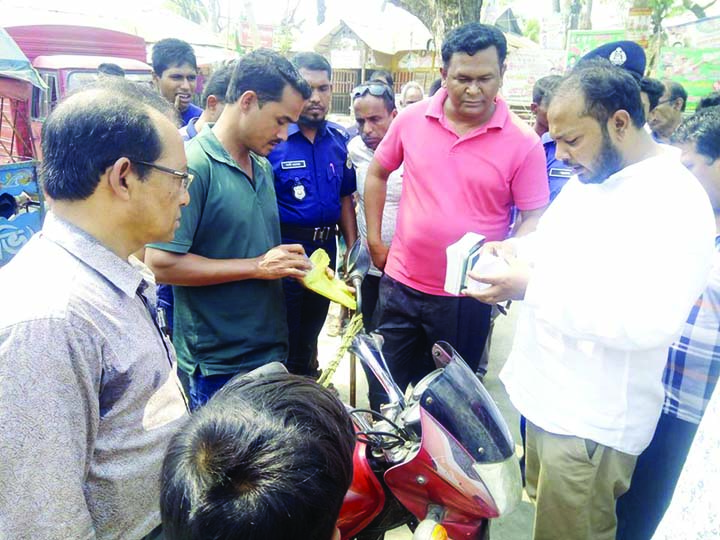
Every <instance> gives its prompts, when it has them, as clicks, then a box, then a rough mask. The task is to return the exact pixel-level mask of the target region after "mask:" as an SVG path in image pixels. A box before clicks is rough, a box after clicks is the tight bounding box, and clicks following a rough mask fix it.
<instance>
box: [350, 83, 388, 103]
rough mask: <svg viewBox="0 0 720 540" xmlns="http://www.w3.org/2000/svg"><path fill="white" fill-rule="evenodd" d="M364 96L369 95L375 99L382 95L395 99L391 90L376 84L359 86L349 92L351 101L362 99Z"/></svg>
mask: <svg viewBox="0 0 720 540" xmlns="http://www.w3.org/2000/svg"><path fill="white" fill-rule="evenodd" d="M365 94H370V95H371V96H376V97H380V96H382V95H383V94H384V95H386V96H388V97H389V98H395V95H394V94H393V91H392V89H391V88H390V87H389V86H388V85H386V84H383V83H376V82H373V83H367V84H361V85H360V86H356V87H355V88H353V91H352V92H350V95H351V96H352V98H353V99H355V98H358V97H362V96H364V95H365Z"/></svg>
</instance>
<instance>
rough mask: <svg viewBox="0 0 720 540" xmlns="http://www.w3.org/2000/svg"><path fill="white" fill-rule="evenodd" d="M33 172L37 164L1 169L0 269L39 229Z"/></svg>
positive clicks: (39, 207) (39, 210) (38, 198)
mask: <svg viewBox="0 0 720 540" xmlns="http://www.w3.org/2000/svg"><path fill="white" fill-rule="evenodd" d="M36 168H37V162H36V161H26V162H22V163H8V164H3V165H0V198H2V200H1V201H0V206H1V207H2V209H1V210H0V266H3V265H4V264H6V263H7V262H9V261H10V259H12V258H13V256H15V254H16V253H17V252H18V251H20V248H22V247H23V246H24V245H25V244H26V243H27V242H28V241H29V240H30V238H31V237H32V235H33V234H35V233H36V232H37V231H39V230H40V228H41V227H42V220H43V204H42V199H41V192H40V189H39V186H38V182H37V173H36ZM8 201H10V203H11V204H8ZM20 285H21V284H18V286H20Z"/></svg>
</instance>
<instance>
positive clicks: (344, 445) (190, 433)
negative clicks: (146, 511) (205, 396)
mask: <svg viewBox="0 0 720 540" xmlns="http://www.w3.org/2000/svg"><path fill="white" fill-rule="evenodd" d="M353 450H354V430H353V427H352V423H351V421H350V418H349V416H348V413H347V411H346V410H345V407H344V406H343V404H342V403H340V401H339V400H338V399H337V398H336V397H335V396H334V395H333V394H332V393H330V392H329V391H327V390H326V389H324V388H322V387H321V386H319V385H318V384H317V383H315V382H313V381H311V380H309V379H307V378H305V377H299V376H296V375H290V374H287V373H281V374H277V373H275V374H269V375H264V376H261V377H256V378H252V377H247V376H245V377H242V376H238V377H235V378H234V379H232V380H231V381H230V382H229V383H228V384H227V385H226V386H225V387H224V388H222V389H221V390H220V391H219V392H218V393H217V394H216V395H215V396H213V398H212V399H211V400H210V401H209V402H208V403H207V404H206V405H205V406H203V407H202V408H200V409H198V410H197V411H196V412H195V413H194V414H193V415H192V416H191V417H190V419H189V421H188V423H187V424H186V425H185V426H184V427H183V428H182V429H181V430H180V431H179V432H178V433H176V434H175V436H174V437H173V438H172V440H171V441H170V445H169V447H168V450H167V454H166V456H165V460H164V462H163V467H162V478H161V482H162V486H161V497H160V510H161V514H162V518H163V533H164V535H165V537H166V538H167V539H168V540H200V539H205V538H213V539H215V540H241V539H242V540H261V539H262V540H264V539H267V538H272V539H273V540H291V539H293V540H294V539H295V538H303V539H307V540H328V539H329V538H331V537H332V533H333V530H334V528H335V523H336V521H337V517H338V514H339V512H340V507H341V506H342V503H343V499H344V497H345V494H346V492H347V490H348V488H349V487H350V483H351V481H352V474H353V465H352V455H353Z"/></svg>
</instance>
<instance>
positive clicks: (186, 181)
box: [135, 160, 195, 190]
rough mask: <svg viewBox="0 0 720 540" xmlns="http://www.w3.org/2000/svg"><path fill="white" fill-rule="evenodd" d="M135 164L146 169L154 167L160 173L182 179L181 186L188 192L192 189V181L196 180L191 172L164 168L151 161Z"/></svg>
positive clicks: (137, 161) (136, 161)
mask: <svg viewBox="0 0 720 540" xmlns="http://www.w3.org/2000/svg"><path fill="white" fill-rule="evenodd" d="M135 163H139V164H140V165H145V166H146V167H152V168H153V169H157V170H158V171H162V172H164V173H168V174H172V175H173V176H176V177H178V178H180V185H181V186H182V188H183V189H184V190H187V189H188V188H189V187H190V184H192V181H193V180H194V179H195V176H193V175H192V174H190V173H189V172H186V171H178V170H175V169H171V168H170V167H164V166H163V165H157V164H155V163H150V162H149V161H139V160H135Z"/></svg>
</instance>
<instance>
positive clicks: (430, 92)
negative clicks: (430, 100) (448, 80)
mask: <svg viewBox="0 0 720 540" xmlns="http://www.w3.org/2000/svg"><path fill="white" fill-rule="evenodd" d="M441 86H442V78H440V77H438V78H437V79H435V80H434V81H433V82H432V83H431V84H430V88H429V89H428V96H430V97H432V96H434V95H435V94H437V91H438V90H440V87H441Z"/></svg>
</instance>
